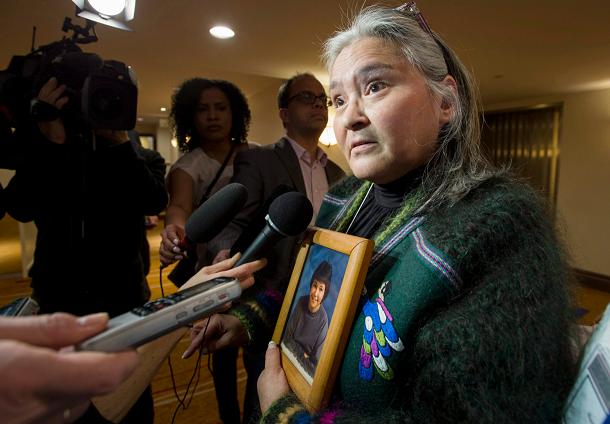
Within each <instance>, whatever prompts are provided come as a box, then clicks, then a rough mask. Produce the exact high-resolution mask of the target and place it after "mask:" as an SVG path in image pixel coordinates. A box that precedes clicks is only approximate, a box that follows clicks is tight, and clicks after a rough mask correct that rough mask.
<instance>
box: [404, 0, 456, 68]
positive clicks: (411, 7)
mask: <svg viewBox="0 0 610 424" xmlns="http://www.w3.org/2000/svg"><path fill="white" fill-rule="evenodd" d="M394 10H396V11H398V12H404V13H408V14H410V15H411V16H412V17H413V18H414V19H415V20H416V21H417V23H418V24H419V26H420V28H421V29H423V30H424V31H425V32H426V33H428V34H429V35H430V37H432V39H433V40H434V42H435V43H436V45H437V46H438V47H439V48H440V49H441V52H442V53H443V59H444V60H445V65H446V66H447V71H448V72H449V75H451V73H452V72H451V69H452V68H450V67H449V63H451V60H450V58H449V54H448V53H447V51H445V48H444V47H443V46H442V44H441V43H439V42H438V40H437V39H436V38H434V35H433V34H432V30H431V29H430V27H429V26H428V24H427V23H426V20H425V19H424V15H422V14H421V12H420V11H419V9H418V8H417V5H416V4H415V2H414V1H410V2H408V3H405V4H403V5H402V6H398V7H397V8H395V9H394Z"/></svg>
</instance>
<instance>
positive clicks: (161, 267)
mask: <svg viewBox="0 0 610 424" xmlns="http://www.w3.org/2000/svg"><path fill="white" fill-rule="evenodd" d="M163 268H165V266H164V265H163V264H161V266H160V267H159V287H160V288H161V297H165V292H164V290H163ZM208 325H210V319H209V318H208V322H207V323H206V324H205V328H204V329H203V337H202V338H201V345H200V346H199V356H198V357H197V362H196V364H195V370H194V371H193V375H192V376H191V379H190V380H189V384H188V385H187V387H186V391H185V392H184V397H183V398H182V399H180V396H179V395H178V390H177V389H176V380H175V379H174V370H173V368H172V361H171V352H170V355H168V357H167V365H168V366H169V373H170V376H171V379H172V386H173V389H174V395H175V396H176V399H177V400H178V402H179V403H178V406H177V407H176V410H175V411H174V416H173V417H172V424H174V420H175V419H176V414H177V413H178V410H179V409H180V406H182V409H183V410H187V409H188V407H189V406H190V405H191V402H192V401H193V396H195V392H196V391H197V385H198V384H199V377H200V376H201V369H200V368H199V364H200V362H201V356H202V354H203V342H204V340H205V335H206V332H207V331H208ZM187 327H188V328H193V326H192V325H191V324H189V325H187ZM207 356H208V371H209V372H210V375H211V376H212V377H214V372H213V371H212V367H211V366H210V359H211V357H212V355H210V354H209V353H208V355H207ZM195 374H197V380H195V386H194V387H193V391H192V393H191V398H190V399H189V401H188V403H187V404H186V405H185V404H184V401H185V399H186V397H187V396H188V392H189V389H190V387H191V383H192V382H193V378H195Z"/></svg>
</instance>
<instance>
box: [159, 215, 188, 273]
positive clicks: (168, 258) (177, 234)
mask: <svg viewBox="0 0 610 424" xmlns="http://www.w3.org/2000/svg"><path fill="white" fill-rule="evenodd" d="M185 234H186V233H185V232H184V227H180V226H178V225H174V224H170V225H168V226H167V227H165V229H163V231H161V245H160V246H159V259H160V261H161V263H162V264H163V266H168V265H171V264H173V263H174V262H176V261H179V260H180V259H184V257H185V256H186V252H184V251H183V248H182V246H181V245H180V240H182V237H184V235H185Z"/></svg>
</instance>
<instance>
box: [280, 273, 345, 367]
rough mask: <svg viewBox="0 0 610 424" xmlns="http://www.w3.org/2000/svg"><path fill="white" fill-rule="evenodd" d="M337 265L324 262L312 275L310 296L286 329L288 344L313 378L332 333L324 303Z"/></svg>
mask: <svg viewBox="0 0 610 424" xmlns="http://www.w3.org/2000/svg"><path fill="white" fill-rule="evenodd" d="M332 274H333V268H332V266H331V264H330V263H328V262H327V261H322V262H321V263H320V265H318V267H317V268H316V270H315V271H314V272H313V274H312V276H311V281H310V283H309V295H306V296H301V297H300V298H299V300H298V301H297V305H296V307H295V308H294V311H293V313H292V317H291V318H290V323H289V324H288V328H287V329H286V335H285V337H284V344H285V346H286V347H287V348H288V350H290V352H291V353H292V354H293V355H294V356H295V358H296V360H297V361H298V363H299V364H300V365H301V367H302V368H303V370H304V371H305V372H306V373H307V374H308V375H309V377H310V378H311V379H313V376H314V374H315V373H316V367H317V366H318V360H319V359H320V352H322V348H323V346H324V340H326V333H327V332H328V315H327V313H326V310H325V309H324V306H322V302H323V301H324V300H325V299H326V297H327V296H328V293H329V290H330V284H331V277H332Z"/></svg>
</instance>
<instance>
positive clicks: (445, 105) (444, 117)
mask: <svg viewBox="0 0 610 424" xmlns="http://www.w3.org/2000/svg"><path fill="white" fill-rule="evenodd" d="M442 84H444V85H445V86H446V87H447V89H448V90H447V92H448V91H449V90H451V91H452V92H453V95H454V96H455V98H457V97H458V95H459V93H458V88H457V84H456V82H455V80H454V79H453V77H452V76H451V75H447V76H446V77H445V79H444V80H443V81H442ZM455 106H456V105H455V104H453V102H450V101H448V99H447V96H444V98H443V101H442V103H441V113H440V115H439V117H438V123H439V128H440V127H442V126H443V125H445V124H446V123H448V122H451V120H452V119H453V117H454V116H455V110H454V107H455Z"/></svg>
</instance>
